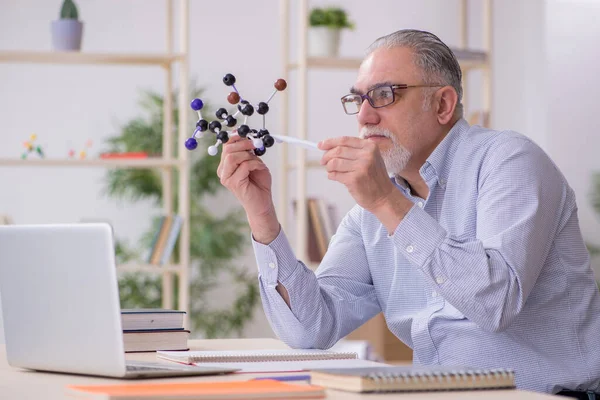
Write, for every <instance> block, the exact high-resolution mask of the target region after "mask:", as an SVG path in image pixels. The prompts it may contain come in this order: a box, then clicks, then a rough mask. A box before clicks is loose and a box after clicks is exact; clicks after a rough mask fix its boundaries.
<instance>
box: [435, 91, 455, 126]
mask: <svg viewBox="0 0 600 400" xmlns="http://www.w3.org/2000/svg"><path fill="white" fill-rule="evenodd" d="M434 103H435V110H436V114H437V119H438V122H439V123H440V125H446V124H447V123H449V122H450V121H451V120H452V117H454V110H455V109H456V105H457V104H458V95H457V94H456V91H455V90H454V88H453V87H452V86H444V87H443V88H441V89H439V90H438V91H437V92H435V95H434Z"/></svg>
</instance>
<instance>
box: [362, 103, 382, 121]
mask: <svg viewBox="0 0 600 400" xmlns="http://www.w3.org/2000/svg"><path fill="white" fill-rule="evenodd" d="M357 119H358V123H359V124H360V125H377V124H378V123H379V120H380V118H379V114H378V113H377V110H375V109H374V108H373V107H372V106H371V104H370V103H369V101H368V100H366V99H365V100H364V101H363V102H362V104H361V106H360V110H359V111H358V115H357Z"/></svg>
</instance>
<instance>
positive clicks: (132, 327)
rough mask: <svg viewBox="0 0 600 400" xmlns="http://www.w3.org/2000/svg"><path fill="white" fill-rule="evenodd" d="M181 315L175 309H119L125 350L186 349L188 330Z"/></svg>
mask: <svg viewBox="0 0 600 400" xmlns="http://www.w3.org/2000/svg"><path fill="white" fill-rule="evenodd" d="M184 315H185V312H184V311H177V310H164V309H123V310H121V324H122V327H123V343H124V345H125V352H126V353H133V352H142V351H158V350H188V344H187V343H188V339H189V336H190V331H188V330H185V329H183V317H184Z"/></svg>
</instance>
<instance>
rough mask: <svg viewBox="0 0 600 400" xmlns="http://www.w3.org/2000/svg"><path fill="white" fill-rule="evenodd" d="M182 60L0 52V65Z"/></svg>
mask: <svg viewBox="0 0 600 400" xmlns="http://www.w3.org/2000/svg"><path fill="white" fill-rule="evenodd" d="M184 59H185V55H183V54H160V53H155V54H153V53H141V54H135V53H85V52H59V51H0V63H34V64H126V65H167V64H170V63H173V62H176V61H182V60H184Z"/></svg>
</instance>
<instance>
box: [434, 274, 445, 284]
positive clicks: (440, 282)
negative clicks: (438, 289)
mask: <svg viewBox="0 0 600 400" xmlns="http://www.w3.org/2000/svg"><path fill="white" fill-rule="evenodd" d="M435 281H436V282H437V283H438V285H441V284H442V283H444V282H446V280H445V279H444V278H442V277H441V276H438V277H436V278H435Z"/></svg>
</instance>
